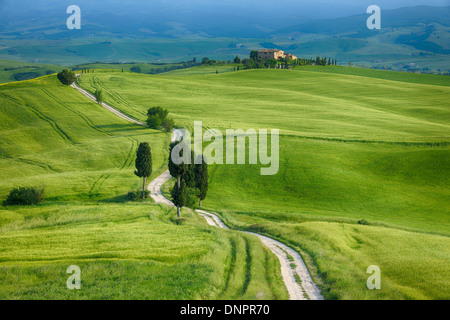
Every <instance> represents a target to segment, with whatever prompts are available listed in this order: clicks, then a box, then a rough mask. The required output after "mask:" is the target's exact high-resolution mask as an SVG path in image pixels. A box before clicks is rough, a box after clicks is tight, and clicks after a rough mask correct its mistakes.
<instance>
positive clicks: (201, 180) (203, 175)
mask: <svg viewBox="0 0 450 320" xmlns="http://www.w3.org/2000/svg"><path fill="white" fill-rule="evenodd" d="M194 173H195V187H196V188H197V189H198V190H199V195H198V198H199V199H200V201H199V205H198V206H199V207H201V206H202V200H204V199H205V198H206V193H207V192H208V178H209V175H208V164H207V163H206V161H205V159H203V160H202V163H201V164H196V165H195V167H194Z"/></svg>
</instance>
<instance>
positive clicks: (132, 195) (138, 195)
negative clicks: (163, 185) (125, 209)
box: [126, 190, 150, 201]
mask: <svg viewBox="0 0 450 320" xmlns="http://www.w3.org/2000/svg"><path fill="white" fill-rule="evenodd" d="M149 196H150V191H148V190H145V198H146V199H147V198H148V197H149ZM126 199H127V201H141V200H142V190H138V191H130V192H128V193H127V196H126Z"/></svg>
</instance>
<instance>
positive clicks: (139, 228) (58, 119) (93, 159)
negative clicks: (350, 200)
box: [0, 76, 288, 299]
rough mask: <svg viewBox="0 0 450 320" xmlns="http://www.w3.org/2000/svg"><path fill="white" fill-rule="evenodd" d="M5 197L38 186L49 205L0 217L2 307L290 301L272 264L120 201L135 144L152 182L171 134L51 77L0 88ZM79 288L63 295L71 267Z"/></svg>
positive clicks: (0, 211)
mask: <svg viewBox="0 0 450 320" xmlns="http://www.w3.org/2000/svg"><path fill="white" fill-rule="evenodd" d="M0 105H1V109H0V111H1V116H0V117H1V119H2V120H3V121H2V124H1V131H0V132H1V133H0V134H1V144H0V150H1V159H0V166H1V170H2V179H1V184H0V194H1V198H2V199H4V198H5V197H6V194H7V193H8V192H9V190H10V189H11V188H12V187H13V186H21V185H26V186H42V187H45V196H46V201H45V202H44V203H43V204H41V205H38V206H33V207H29V208H27V207H20V206H19V207H14V206H9V207H2V208H0V246H1V248H2V250H1V253H0V278H1V281H0V283H1V285H0V299H287V297H288V296H287V291H286V290H285V288H284V286H283V283H282V280H281V276H280V274H279V268H280V267H279V262H278V260H277V259H276V257H275V256H274V255H273V254H272V253H271V252H270V251H269V250H268V249H267V248H265V247H263V245H262V244H261V242H260V241H259V240H258V239H257V238H255V237H253V236H248V235H244V234H241V233H237V232H225V231H222V230H216V229H212V228H210V227H208V226H207V225H206V223H205V222H204V221H203V219H200V218H199V217H198V216H197V215H195V214H193V212H192V211H189V210H183V215H182V219H176V210H174V209H169V208H167V207H163V206H160V205H154V204H152V201H151V200H147V201H145V202H143V203H141V204H134V203H129V202H126V201H125V195H126V193H127V192H128V191H130V190H137V189H138V188H139V187H140V185H141V181H140V180H139V179H138V178H137V177H136V176H134V174H133V170H134V156H135V152H136V148H137V145H138V142H142V141H147V142H149V143H150V144H151V146H152V155H153V171H154V173H153V175H152V177H151V178H153V177H156V176H157V175H158V174H159V173H161V172H162V171H164V170H165V168H166V165H167V161H166V158H167V149H168V142H169V135H168V134H164V133H162V132H160V131H155V130H151V129H147V128H143V127H140V126H137V125H133V124H130V123H128V122H125V121H123V120H121V119H120V118H118V117H117V116H115V115H113V114H112V113H110V112H109V111H107V110H106V109H103V108H102V107H100V106H99V105H97V104H95V103H93V102H92V101H90V100H89V99H87V98H85V97H84V96H82V95H80V94H79V93H78V92H77V91H76V90H74V89H73V88H70V87H65V86H63V85H61V84H59V82H58V80H57V79H56V76H47V77H43V78H39V79H35V80H30V81H25V82H18V83H13V84H4V85H1V86H0ZM72 264H75V265H78V266H79V267H80V268H81V270H82V286H83V287H82V290H79V291H69V290H68V289H67V288H66V280H67V278H68V276H69V275H68V274H66V272H65V271H66V269H67V267H68V266H69V265H72Z"/></svg>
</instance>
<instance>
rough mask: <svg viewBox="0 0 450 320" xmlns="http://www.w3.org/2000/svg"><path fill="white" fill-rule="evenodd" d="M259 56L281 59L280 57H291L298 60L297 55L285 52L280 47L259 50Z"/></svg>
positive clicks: (267, 58)
mask: <svg viewBox="0 0 450 320" xmlns="http://www.w3.org/2000/svg"><path fill="white" fill-rule="evenodd" d="M258 58H261V59H263V60H270V59H275V60H279V59H280V58H285V59H287V58H289V59H291V60H297V57H296V56H294V55H293V54H290V53H285V52H284V51H283V50H278V49H263V50H259V51H258Z"/></svg>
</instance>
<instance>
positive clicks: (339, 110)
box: [81, 67, 450, 299]
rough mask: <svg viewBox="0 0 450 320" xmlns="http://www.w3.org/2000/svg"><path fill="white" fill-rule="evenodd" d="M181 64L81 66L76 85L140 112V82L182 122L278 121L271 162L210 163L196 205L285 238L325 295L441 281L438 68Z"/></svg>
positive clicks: (392, 291) (429, 288) (143, 104)
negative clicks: (267, 168) (420, 71)
mask: <svg viewBox="0 0 450 320" xmlns="http://www.w3.org/2000/svg"><path fill="white" fill-rule="evenodd" d="M187 72H188V70H186V73H187ZM181 74H182V72H181V71H180V73H179V74H178V75H177V76H168V75H166V76H148V75H135V74H119V75H115V74H98V75H95V74H94V75H92V74H88V75H84V76H83V78H82V82H81V85H82V86H83V87H84V88H85V89H87V90H90V91H93V90H95V89H101V90H103V91H104V93H105V97H106V100H107V101H108V103H110V104H111V105H113V106H115V107H116V108H118V109H120V110H122V111H124V112H126V113H128V114H131V115H133V116H134V117H136V118H139V119H141V120H142V119H143V112H144V110H145V109H146V108H147V107H148V98H147V97H149V96H151V97H152V101H153V104H154V105H161V106H164V107H167V108H168V109H169V110H170V112H171V114H173V116H174V117H175V119H176V122H177V124H179V125H181V126H183V127H187V128H191V127H192V125H193V121H194V120H197V121H198V120H202V121H203V126H204V127H205V128H218V129H221V130H224V129H226V128H243V129H248V128H255V129H258V128H280V129H281V132H280V133H281V137H280V171H279V172H278V174H277V175H274V176H269V177H267V176H266V177H264V176H260V171H259V166H254V165H212V166H211V169H210V172H211V173H210V191H209V194H208V197H207V199H206V200H205V201H204V205H205V207H206V208H207V209H208V210H210V211H213V212H217V213H219V214H221V216H222V218H224V219H225V220H226V221H227V222H228V223H229V224H230V225H232V226H235V227H238V228H243V229H246V230H253V231H258V232H262V233H266V234H269V235H271V236H273V237H276V238H277V239H279V240H282V241H284V242H286V243H289V244H291V245H294V246H295V247H296V248H297V249H298V250H299V251H300V252H302V253H303V255H304V257H305V258H306V260H307V261H310V264H309V266H310V268H311V269H312V270H314V269H315V268H317V269H316V271H317V274H318V275H319V276H320V278H321V279H322V280H323V282H324V284H323V287H322V288H323V290H324V291H323V292H325V293H324V294H325V296H326V298H337V299H349V298H350V299H386V298H396V299H397V298H398V299H442V298H445V297H448V296H449V295H450V291H449V290H450V286H449V283H448V281H447V280H446V279H447V278H448V271H447V270H446V268H445V265H446V264H448V261H449V260H448V259H449V257H450V254H449V251H448V250H449V248H450V246H449V238H448V236H449V233H448V224H449V222H450V221H449V211H448V208H447V206H446V204H445V203H446V202H448V199H449V196H450V194H449V182H450V180H449V176H448V172H450V171H449V161H448V159H449V157H448V155H449V151H450V150H449V137H448V132H449V131H448V129H449V128H448V121H447V119H448V110H447V107H446V97H447V96H448V94H449V84H450V83H449V82H448V78H446V77H442V76H440V77H439V76H432V75H414V74H404V73H394V72H382V71H373V70H372V71H371V70H364V69H354V68H339V67H329V68H321V67H308V68H304V69H300V70H291V71H286V70H284V71H283V70H251V71H240V72H228V73H223V74H218V75H217V74H210V75H186V76H181ZM187 74H188V73H187ZM117 95H119V96H120V97H122V99H118V98H117ZM123 100H125V101H134V102H135V103H134V104H133V105H127V104H125V103H123ZM274 110H276V111H274ZM274 112H275V114H276V117H274ZM361 223H362V224H361ZM367 224H368V225H367ZM344 261H345V263H344ZM371 264H377V265H379V266H380V268H381V269H382V270H385V271H384V272H385V282H384V283H385V285H384V287H383V288H384V290H382V291H379V292H374V291H367V290H366V289H365V280H366V275H365V270H366V268H367V266H369V265H371ZM417 274H420V276H419V277H418V276H417Z"/></svg>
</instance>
